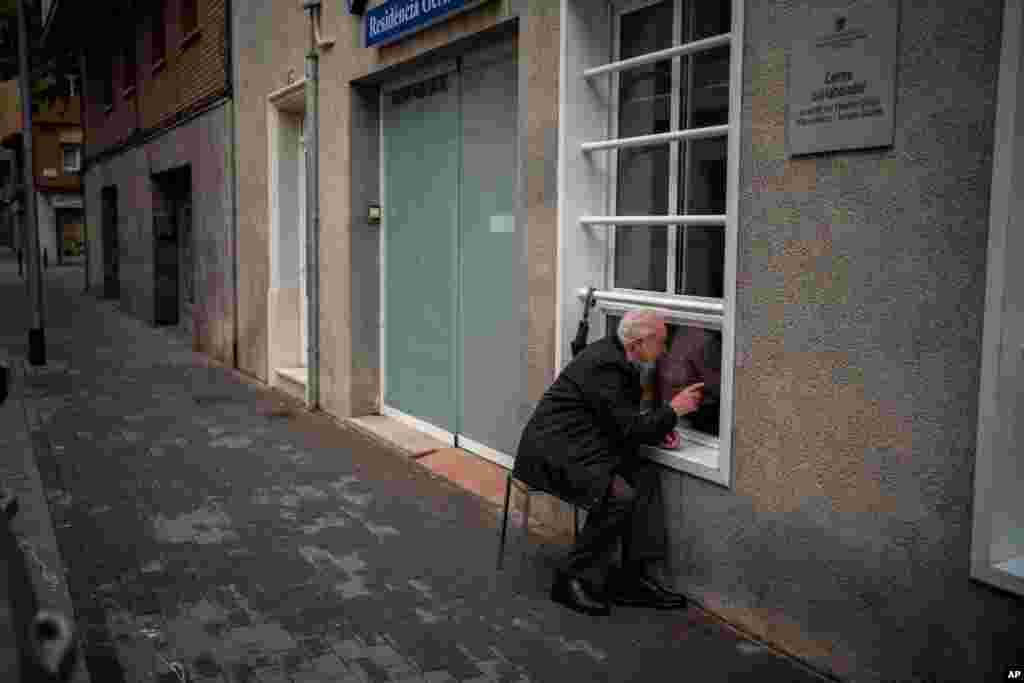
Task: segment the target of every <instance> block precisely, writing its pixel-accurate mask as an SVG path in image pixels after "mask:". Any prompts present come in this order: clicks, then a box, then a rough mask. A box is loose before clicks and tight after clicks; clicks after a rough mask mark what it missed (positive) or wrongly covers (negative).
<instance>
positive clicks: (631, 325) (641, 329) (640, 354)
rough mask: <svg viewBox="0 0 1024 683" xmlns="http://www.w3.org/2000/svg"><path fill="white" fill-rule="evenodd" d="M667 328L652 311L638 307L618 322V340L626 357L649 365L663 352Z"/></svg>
mask: <svg viewBox="0 0 1024 683" xmlns="http://www.w3.org/2000/svg"><path fill="white" fill-rule="evenodd" d="M667 338H668V328H667V327H666V326H665V319H664V318H662V317H661V316H660V315H658V314H657V313H655V312H654V311H651V310H648V309H643V308H638V309H634V310H632V311H629V312H628V313H626V315H624V316H622V320H621V321H620V322H619V341H621V342H622V346H623V348H624V349H625V350H626V359H627V360H629V361H631V362H634V363H637V364H639V365H641V366H649V365H652V364H653V363H654V361H656V360H657V359H658V357H659V356H661V354H663V353H665V341H666V339H667Z"/></svg>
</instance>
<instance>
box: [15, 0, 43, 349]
mask: <svg viewBox="0 0 1024 683" xmlns="http://www.w3.org/2000/svg"><path fill="white" fill-rule="evenodd" d="M17 2H18V64H19V68H20V71H21V74H20V76H21V77H20V79H19V80H20V90H21V112H22V138H21V139H22V145H23V147H22V149H23V150H24V160H25V163H24V178H25V180H24V182H25V228H26V237H27V238H28V250H27V253H26V255H27V256H28V289H29V307H30V308H31V311H32V322H31V327H30V328H29V331H28V360H29V363H31V364H32V365H46V333H45V330H44V327H43V326H44V320H45V317H44V311H43V274H42V271H41V269H40V268H39V224H38V223H37V220H36V188H35V177H34V168H33V166H34V164H33V156H32V87H31V84H30V83H29V68H28V18H27V17H26V16H25V11H26V10H25V0H17Z"/></svg>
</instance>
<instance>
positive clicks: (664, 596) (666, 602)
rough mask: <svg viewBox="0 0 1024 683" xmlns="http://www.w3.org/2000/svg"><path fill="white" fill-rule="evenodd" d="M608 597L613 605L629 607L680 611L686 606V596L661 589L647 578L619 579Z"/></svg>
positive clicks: (652, 580)
mask: <svg viewBox="0 0 1024 683" xmlns="http://www.w3.org/2000/svg"><path fill="white" fill-rule="evenodd" d="M609 597H610V599H611V602H613V603H614V604H616V605H624V606H629V607H654V608H655V609H682V608H684V607H686V605H687V600H686V596H683V595H680V594H679V593H673V592H672V591H670V590H668V589H667V588H662V587H661V586H660V585H658V583H657V582H656V581H654V579H651V578H650V577H647V576H633V577H632V578H626V579H620V580H619V581H617V582H616V584H615V585H614V586H613V587H612V590H611V592H610V596H609Z"/></svg>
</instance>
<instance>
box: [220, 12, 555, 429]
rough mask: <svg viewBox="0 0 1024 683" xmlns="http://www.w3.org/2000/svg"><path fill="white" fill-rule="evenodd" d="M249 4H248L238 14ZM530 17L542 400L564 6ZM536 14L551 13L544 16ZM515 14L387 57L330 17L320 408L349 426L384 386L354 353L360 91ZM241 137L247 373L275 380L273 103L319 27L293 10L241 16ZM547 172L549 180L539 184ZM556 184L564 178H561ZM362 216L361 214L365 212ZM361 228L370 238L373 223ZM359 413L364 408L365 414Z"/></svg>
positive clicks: (537, 371) (534, 288) (324, 87)
mask: <svg viewBox="0 0 1024 683" xmlns="http://www.w3.org/2000/svg"><path fill="white" fill-rule="evenodd" d="M239 4H242V3H239ZM525 4H528V5H530V6H531V7H530V8H529V9H528V10H527V11H525V12H523V13H522V14H520V15H519V27H518V35H519V37H518V40H519V59H520V68H521V70H522V71H523V72H524V73H525V74H526V76H527V77H526V79H525V81H524V79H523V78H520V84H521V85H522V84H523V83H524V82H525V83H526V92H521V102H522V104H521V106H523V107H526V108H527V109H526V110H527V111H529V116H528V123H527V127H526V140H525V141H521V149H524V150H526V155H527V156H526V159H525V167H526V169H527V172H526V176H527V178H528V180H527V183H526V189H525V191H526V202H525V204H526V210H527V217H528V218H527V220H528V225H527V228H526V229H527V231H528V235H529V239H530V243H531V249H530V264H529V267H530V270H531V275H530V280H531V285H530V287H531V288H530V304H529V305H530V338H529V340H528V343H529V347H530V356H529V366H530V369H529V372H530V378H529V387H530V395H531V397H534V398H535V397H539V395H540V393H541V392H542V391H543V389H544V388H545V387H546V385H547V383H548V382H549V381H550V379H551V377H552V376H553V370H554V339H555V329H554V296H555V294H554V292H555V287H554V279H555V265H554V264H555V233H556V231H555V227H556V219H555V200H554V196H553V193H552V192H550V191H546V190H545V182H544V179H545V177H546V175H545V174H546V173H550V174H553V173H554V165H555V164H556V159H555V158H554V154H555V145H554V140H555V139H556V137H557V136H556V135H555V134H554V131H555V128H556V126H557V103H558V99H557V92H558V83H557V78H558V24H557V22H558V6H557V4H556V3H550V4H551V7H550V8H549V7H548V6H547V5H548V4H549V3H525ZM532 5H543V7H541V8H539V9H537V8H534V7H533V6H532ZM515 14H516V10H515V9H514V8H513V6H512V5H511V3H508V2H502V1H498V0H492V1H491V2H486V3H484V4H483V5H481V6H479V7H477V8H475V9H473V10H470V11H469V12H466V13H464V14H461V15H459V16H456V17H454V18H452V19H450V20H448V21H445V22H441V23H439V24H436V25H435V26H432V27H430V28H429V29H427V30H425V31H423V32H421V33H418V34H416V35H414V36H411V37H409V38H407V39H405V40H401V41H398V42H397V43H394V44H392V45H389V46H385V47H382V48H379V49H378V48H369V49H367V48H363V47H362V30H363V29H362V21H361V19H360V18H358V17H353V16H350V15H348V14H346V13H344V11H343V10H342V5H341V4H338V5H329V6H325V7H324V11H323V20H322V21H323V24H322V35H323V36H325V37H332V38H334V39H335V41H336V42H335V44H334V46H333V47H332V48H329V49H325V50H322V51H321V57H320V90H319V97H320V99H319V107H320V111H319V116H320V144H319V153H320V202H321V204H320V212H321V213H320V230H321V236H320V272H321V290H320V307H321V311H323V314H322V315H321V318H320V330H321V334H320V343H321V379H320V396H321V403H322V406H323V408H324V410H326V411H327V412H330V413H332V414H334V415H336V416H339V417H343V416H348V415H351V414H353V413H354V412H355V413H360V412H366V407H367V406H371V405H373V401H374V400H375V399H376V397H375V396H367V395H366V394H367V393H370V392H373V391H375V389H374V387H375V386H376V385H374V384H372V383H368V382H365V381H358V382H356V383H353V381H352V378H353V376H356V375H365V373H366V371H367V369H366V368H358V367H354V365H355V362H354V361H353V352H352V334H351V329H352V324H353V321H352V312H351V310H352V309H351V289H352V286H353V283H352V275H351V274H352V268H351V263H350V254H351V249H350V246H351V245H350V242H351V230H352V225H353V220H352V215H353V211H352V207H351V199H350V197H351V191H350V177H349V169H350V168H351V164H352V157H351V149H350V147H351V139H350V120H351V118H350V117H351V112H352V102H351V88H350V85H349V83H350V82H351V81H352V80H354V79H357V78H360V77H363V76H366V75H368V74H371V73H373V72H375V71H378V70H380V69H383V68H386V67H388V66H391V65H394V64H398V63H401V62H405V61H408V60H412V59H415V58H416V57H418V56H420V55H423V54H424V53H426V52H428V51H430V50H432V49H434V48H436V47H440V46H443V45H445V44H447V43H449V42H451V41H453V40H457V39H459V38H462V37H465V36H468V35H471V34H473V33H477V32H479V31H483V30H486V29H488V28H491V27H493V26H495V25H496V24H498V23H499V22H501V21H503V20H505V19H508V18H510V17H511V16H514V15H515ZM233 29H234V38H235V49H236V83H237V86H236V91H235V98H236V99H235V104H236V107H237V120H236V125H237V131H238V152H237V155H238V169H239V173H238V222H239V224H238V235H239V245H238V249H239V268H240V272H239V292H238V304H239V339H238V363H239V368H240V369H241V370H242V371H244V372H246V373H248V374H251V375H253V376H255V377H258V378H260V379H262V380H264V381H268V371H269V370H272V369H270V368H268V367H267V357H268V334H267V297H268V290H269V287H270V263H269V249H270V247H269V238H270V235H269V231H270V226H269V220H268V192H269V189H270V188H269V181H268V161H269V160H268V140H267V128H268V125H267V96H268V95H269V94H270V93H272V92H274V91H276V90H279V89H281V88H283V87H285V86H286V85H287V84H288V82H289V75H291V77H292V78H293V79H295V80H299V79H301V78H302V77H303V74H304V69H305V67H304V56H305V53H306V50H307V47H308V41H309V24H308V19H307V18H306V17H305V16H304V15H303V14H302V13H301V12H300V11H299V10H298V9H297V8H296V6H294V5H292V4H281V3H274V2H270V1H269V0H261V1H256V2H251V3H244V6H242V7H237V8H236V9H235V17H234V24H233ZM531 169H537V170H538V173H536V174H535V173H530V170H531ZM552 177H553V176H552ZM356 213H357V214H360V212H356ZM356 225H357V226H358V227H359V228H360V229H364V227H365V222H364V221H363V222H358V223H356ZM354 406H359V408H355V407H354Z"/></svg>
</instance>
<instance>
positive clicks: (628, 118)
mask: <svg viewBox="0 0 1024 683" xmlns="http://www.w3.org/2000/svg"><path fill="white" fill-rule="evenodd" d="M671 46H672V5H671V3H668V2H662V3H660V4H658V5H654V6H652V7H646V8H644V9H641V10H637V11H635V12H630V13H629V14H624V15H623V16H622V21H621V34H620V43H619V57H620V59H629V58H631V57H637V56H639V55H643V54H647V53H649V52H656V51H658V50H664V49H666V48H668V47H671ZM671 91H672V62H671V60H663V61H661V62H655V63H654V64H645V65H644V66H641V67H637V68H635V69H629V70H627V71H623V72H621V73H620V74H619V131H618V136H619V137H620V138H627V137H633V136H637V135H650V134H652V133H664V132H666V131H668V130H669V112H670V107H671Z"/></svg>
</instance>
